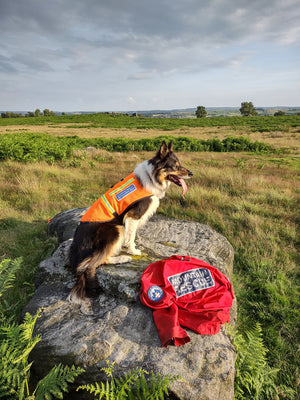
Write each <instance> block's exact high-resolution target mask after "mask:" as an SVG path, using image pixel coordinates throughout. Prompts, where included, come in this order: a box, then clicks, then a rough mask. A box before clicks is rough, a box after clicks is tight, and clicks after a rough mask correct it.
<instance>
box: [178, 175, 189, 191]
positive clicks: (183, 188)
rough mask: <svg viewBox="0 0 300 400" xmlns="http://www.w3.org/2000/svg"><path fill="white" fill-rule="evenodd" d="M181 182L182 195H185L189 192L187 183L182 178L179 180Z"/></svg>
mask: <svg viewBox="0 0 300 400" xmlns="http://www.w3.org/2000/svg"><path fill="white" fill-rule="evenodd" d="M179 182H180V185H181V187H182V195H184V194H186V192H187V186H186V183H185V181H184V179H181V178H179Z"/></svg>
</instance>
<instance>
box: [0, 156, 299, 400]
mask: <svg viewBox="0 0 300 400" xmlns="http://www.w3.org/2000/svg"><path fill="white" fill-rule="evenodd" d="M151 155H152V154H150V153H146V152H142V153H134V154H133V153H127V154H126V157H124V155H122V154H119V153H109V152H104V153H103V154H101V156H99V154H98V156H99V157H95V155H92V154H91V155H87V156H84V157H83V158H82V159H80V160H79V161H80V162H79V163H78V164H76V163H74V164H73V165H70V164H69V163H68V161H61V162H56V163H55V164H54V165H49V164H47V163H45V162H39V163H34V164H23V163H18V162H13V161H3V162H2V163H1V164H0V190H1V200H0V205H1V220H0V257H1V258H16V257H19V256H22V257H23V259H24V268H23V271H21V272H20V273H19V275H18V279H17V290H14V291H12V292H11V293H10V296H12V297H13V296H16V301H17V302H18V304H19V309H20V308H21V306H22V305H23V304H24V303H25V302H26V301H27V300H28V298H29V297H30V295H31V294H32V292H33V280H34V271H35V268H36V266H37V264H38V262H39V261H40V260H41V259H43V258H44V257H45V256H46V255H47V254H49V252H51V251H52V250H53V249H54V247H55V243H54V242H53V240H51V239H49V238H47V236H46V221H47V220H48V218H50V217H52V216H53V215H55V214H56V213H58V212H60V211H62V210H66V209H69V208H73V207H84V206H87V205H89V204H91V203H92V202H93V201H94V200H95V199H97V198H98V197H99V194H101V193H102V192H103V191H104V190H105V189H107V187H109V186H110V185H111V184H112V183H113V182H115V181H117V180H118V179H120V178H122V177H123V176H125V175H126V174H128V173H129V172H131V171H132V169H133V168H134V166H135V164H136V163H137V162H139V161H140V160H142V159H147V158H149V157H150V156H151ZM179 156H180V159H181V160H182V163H183V164H184V165H186V166H187V167H188V168H189V169H191V170H192V171H193V172H194V177H193V178H192V179H191V180H189V181H188V182H187V183H188V188H189V190H188V192H187V194H186V195H185V197H184V198H182V197H181V195H180V191H179V190H178V188H177V187H175V186H173V187H172V189H171V190H170V192H169V193H168V194H167V197H166V198H165V199H164V200H163V201H162V202H161V206H160V208H159V213H160V214H161V215H165V216H168V217H174V218H182V219H186V220H194V221H198V222H201V223H205V224H208V225H210V226H211V227H213V228H215V229H216V230H217V231H219V232H220V233H222V234H223V235H224V236H225V237H227V238H228V239H229V241H230V242H231V243H232V245H233V247H234V248H235V261H234V287H235V294H236V296H237V299H238V329H239V331H240V332H244V331H249V330H251V329H252V328H253V329H254V328H255V326H256V322H259V323H260V325H261V327H262V341H263V343H264V344H265V346H266V347H267V349H268V353H267V354H266V360H267V362H268V365H269V366H270V367H272V368H273V369H276V370H278V373H277V374H276V376H275V375H274V379H275V382H274V383H275V385H276V386H277V387H278V388H279V391H278V393H279V397H280V398H289V399H296V398H297V394H294V395H293V390H291V388H292V389H295V390H296V389H297V385H299V370H298V368H299V361H298V359H297V351H296V345H297V343H298V339H299V329H298V328H299V325H298V322H299V320H300V314H299V293H297V288H298V286H297V285H298V284H299V275H298V270H297V265H298V263H299V256H298V253H297V246H298V245H299V242H298V235H297V233H298V232H297V227H298V225H297V223H298V222H299V219H298V218H299V216H298V212H297V210H298V208H297V200H298V195H299V180H298V171H297V170H296V168H295V165H294V163H293V162H290V159H289V157H288V155H286V156H284V157H283V159H284V160H285V162H284V163H280V164H278V163H276V162H274V159H273V158H272V157H271V156H268V155H265V156H262V155H249V154H247V156H246V157H245V154H243V153H237V154H235V155H232V154H229V153H212V154H210V153H182V154H179ZM243 160H244V161H243ZM20 293H21V294H20ZM15 318H16V319H17V313H16V315H15ZM284 396H285V397H284ZM250 398H251V397H249V399H250Z"/></svg>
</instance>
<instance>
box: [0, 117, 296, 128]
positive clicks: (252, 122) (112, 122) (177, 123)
mask: <svg viewBox="0 0 300 400" xmlns="http://www.w3.org/2000/svg"><path fill="white" fill-rule="evenodd" d="M62 123H65V124H75V125H74V126H71V127H72V128H73V129H75V128H77V129H80V128H81V127H82V126H81V125H80V124H89V127H90V128H93V127H102V128H118V129H120V128H127V129H161V130H165V131H171V130H174V129H178V128H180V127H190V128H192V127H194V128H195V127H217V126H230V127H233V128H239V127H249V128H250V129H252V130H253V131H258V132H266V131H275V130H280V129H286V128H287V127H295V126H299V125H300V115H288V116H283V117H271V116H270V117H269V116H266V117H263V116H262V117H230V118H229V117H217V118H193V119H189V118H147V117H142V116H141V117H131V116H128V115H123V114H114V113H112V114H105V113H97V114H82V115H63V116H57V117H33V118H29V117H27V118H0V126H10V125H48V124H62Z"/></svg>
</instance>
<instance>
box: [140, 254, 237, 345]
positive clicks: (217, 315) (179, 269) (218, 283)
mask: <svg viewBox="0 0 300 400" xmlns="http://www.w3.org/2000/svg"><path fill="white" fill-rule="evenodd" d="M141 283H142V289H141V291H140V298H141V301H142V303H143V304H145V305H146V306H148V307H150V308H152V309H153V319H154V322H155V325H156V328H157V331H158V334H159V337H160V341H161V344H162V347H167V346H168V345H169V344H170V343H173V344H175V346H181V345H183V344H185V343H187V342H189V341H190V338H189V336H188V334H187V332H186V331H185V329H183V328H182V326H184V327H186V328H189V329H191V330H193V331H194V332H197V333H199V334H201V335H213V334H215V333H218V332H219V330H220V325H221V324H224V323H225V322H229V320H230V307H231V306H232V301H233V299H234V295H233V291H232V286H231V283H230V282H229V280H228V279H227V278H226V276H225V275H224V274H222V273H221V272H220V271H219V270H218V269H217V268H215V267H213V266H211V265H209V264H207V263H206V262H204V261H201V260H198V259H197V258H192V257H187V256H184V257H182V256H172V257H170V258H168V259H166V260H160V261H157V262H155V263H152V264H150V265H149V266H148V267H147V268H146V270H145V271H144V273H143V275H142V278H141Z"/></svg>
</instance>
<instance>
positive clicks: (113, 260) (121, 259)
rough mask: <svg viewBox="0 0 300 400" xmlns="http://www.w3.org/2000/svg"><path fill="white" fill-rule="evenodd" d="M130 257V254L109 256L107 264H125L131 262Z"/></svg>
mask: <svg viewBox="0 0 300 400" xmlns="http://www.w3.org/2000/svg"><path fill="white" fill-rule="evenodd" d="M131 261H132V258H131V257H130V256H124V255H123V256H115V257H109V259H108V260H107V264H125V263H128V262H131Z"/></svg>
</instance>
